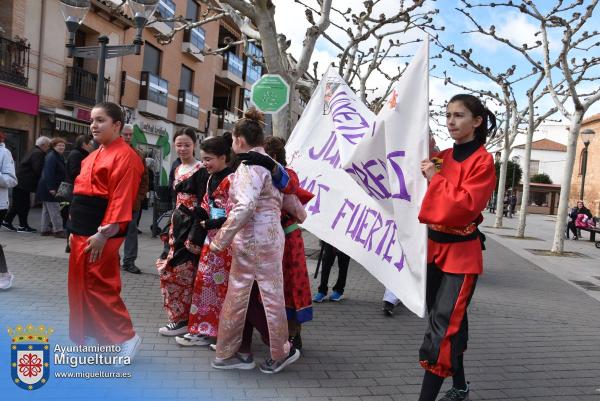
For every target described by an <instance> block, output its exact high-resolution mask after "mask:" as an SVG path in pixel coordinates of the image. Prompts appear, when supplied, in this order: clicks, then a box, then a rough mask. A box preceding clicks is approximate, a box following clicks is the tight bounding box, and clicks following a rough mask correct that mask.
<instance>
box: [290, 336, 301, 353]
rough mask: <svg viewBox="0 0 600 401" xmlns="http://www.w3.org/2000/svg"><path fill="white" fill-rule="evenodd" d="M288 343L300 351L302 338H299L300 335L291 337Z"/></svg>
mask: <svg viewBox="0 0 600 401" xmlns="http://www.w3.org/2000/svg"><path fill="white" fill-rule="evenodd" d="M289 341H290V343H292V346H293V347H294V348H296V349H299V350H302V337H300V333H298V334H296V335H295V336H293V337H290V338H289Z"/></svg>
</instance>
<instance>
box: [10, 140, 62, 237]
mask: <svg viewBox="0 0 600 401" xmlns="http://www.w3.org/2000/svg"><path fill="white" fill-rule="evenodd" d="M48 149H50V138H48V137H47V136H40V137H39V138H38V139H37V140H36V141H35V146H34V147H33V149H31V151H30V152H29V153H28V154H27V155H26V156H25V158H24V159H23V160H22V161H21V163H19V166H18V168H17V180H18V181H19V183H18V184H17V186H16V187H14V188H13V191H12V203H11V206H10V209H8V213H7V214H6V217H5V218H4V219H3V220H2V226H3V227H4V228H6V229H8V230H10V231H18V232H20V233H34V232H36V231H37V230H36V229H35V228H31V227H30V226H29V223H28V222H27V218H28V216H29V208H30V206H31V194H32V193H35V192H36V191H37V187H38V182H39V180H40V177H41V176H42V170H43V169H44V159H45V157H46V152H48ZM15 216H19V224H20V225H19V227H14V226H13V224H12V223H13V220H14V218H15Z"/></svg>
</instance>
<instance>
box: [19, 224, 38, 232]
mask: <svg viewBox="0 0 600 401" xmlns="http://www.w3.org/2000/svg"><path fill="white" fill-rule="evenodd" d="M17 232H18V233H37V230H36V229H35V228H31V227H29V226H26V227H23V226H19V227H17Z"/></svg>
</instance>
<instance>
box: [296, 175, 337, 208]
mask: <svg viewBox="0 0 600 401" xmlns="http://www.w3.org/2000/svg"><path fill="white" fill-rule="evenodd" d="M319 177H321V174H319V175H318V176H317V177H316V178H309V177H304V179H303V180H302V181H300V187H301V188H303V189H306V190H307V191H309V192H312V193H313V194H315V197H314V202H312V201H311V202H310V203H309V205H310V206H308V208H307V209H306V210H307V211H309V212H310V213H311V215H315V214H317V213H320V212H321V209H320V207H321V190H324V191H325V192H329V190H330V189H331V188H330V187H329V186H327V185H325V184H321V183H319V182H318V178H319ZM315 189H316V191H315Z"/></svg>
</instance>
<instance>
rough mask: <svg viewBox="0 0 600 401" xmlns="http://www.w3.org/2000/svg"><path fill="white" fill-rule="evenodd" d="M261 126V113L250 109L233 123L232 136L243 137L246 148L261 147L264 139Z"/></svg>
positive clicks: (262, 120) (262, 117) (262, 122)
mask: <svg viewBox="0 0 600 401" xmlns="http://www.w3.org/2000/svg"><path fill="white" fill-rule="evenodd" d="M261 124H264V115H263V113H261V112H260V111H258V110H256V109H255V108H254V107H252V108H250V109H248V110H247V111H246V112H245V113H244V118H241V119H239V120H237V122H236V123H235V126H234V127H233V136H235V137H240V136H241V137H244V139H245V140H246V143H247V144H248V146H252V147H254V146H261V145H262V144H263V141H264V138H265V134H264V132H263V129H262V126H261Z"/></svg>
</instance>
